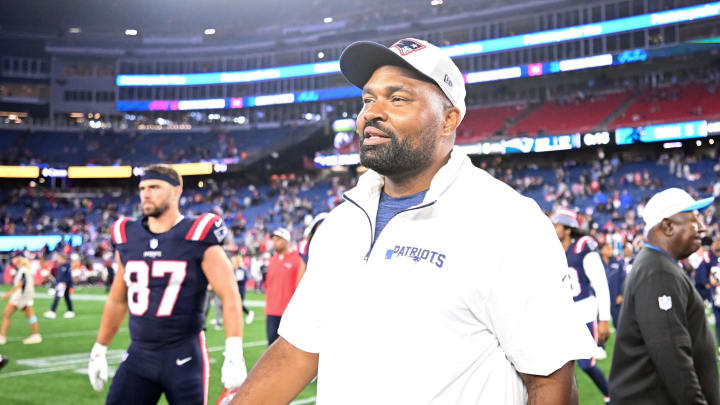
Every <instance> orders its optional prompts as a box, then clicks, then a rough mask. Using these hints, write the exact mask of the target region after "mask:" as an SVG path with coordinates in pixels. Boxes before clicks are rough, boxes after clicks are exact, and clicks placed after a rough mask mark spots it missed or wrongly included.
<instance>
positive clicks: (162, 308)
mask: <svg viewBox="0 0 720 405" xmlns="http://www.w3.org/2000/svg"><path fill="white" fill-rule="evenodd" d="M226 234H227V228H226V227H225V224H224V223H223V220H222V218H220V217H219V216H217V215H215V214H203V215H201V216H199V217H197V218H183V219H182V220H181V221H180V222H178V223H177V224H176V225H175V226H173V227H172V228H171V229H170V230H169V231H167V232H164V233H160V234H154V233H152V232H150V231H149V230H148V229H147V228H146V226H145V225H144V224H143V221H135V220H132V219H130V218H122V219H119V220H118V221H117V222H115V224H114V225H113V227H112V241H113V244H114V245H115V247H116V249H117V251H118V252H119V254H120V261H121V262H122V264H123V266H124V267H125V277H124V279H125V285H126V286H127V300H128V309H129V312H130V321H129V325H130V339H131V340H132V342H133V343H134V344H137V345H140V346H141V347H144V348H149V349H153V348H158V347H166V346H167V345H172V344H173V343H176V342H181V341H183V340H184V339H186V338H189V337H194V336H196V335H197V334H198V333H199V332H200V331H202V330H203V327H204V324H205V318H204V316H203V305H204V303H205V294H206V291H207V285H208V280H207V278H206V277H205V274H204V273H203V271H202V259H203V254H204V253H205V250H206V249H207V248H209V247H210V246H213V245H220V244H222V242H223V240H224V239H225V236H226Z"/></svg>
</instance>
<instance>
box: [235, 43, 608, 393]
mask: <svg viewBox="0 0 720 405" xmlns="http://www.w3.org/2000/svg"><path fill="white" fill-rule="evenodd" d="M340 67H341V70H342V73H343V74H344V75H345V77H346V78H347V79H348V81H350V82H351V83H353V84H354V85H356V86H358V87H360V88H362V89H363V96H362V97H363V102H364V107H363V109H362V111H360V114H359V116H358V119H357V127H358V133H359V134H360V137H361V152H360V153H361V161H362V164H363V165H365V166H367V167H368V168H369V169H370V170H368V172H367V173H366V174H364V175H363V176H362V177H361V178H360V179H359V181H358V184H357V186H356V187H355V188H353V189H352V190H349V191H348V192H347V193H346V194H345V196H344V197H345V201H344V202H343V203H342V204H341V205H340V206H338V207H337V208H336V209H334V210H333V211H332V212H331V213H330V214H329V215H328V217H327V219H326V220H325V222H324V225H323V227H321V228H320V230H319V231H318V232H317V234H316V235H315V238H314V239H313V242H312V247H311V248H312V250H313V255H312V256H311V257H310V261H309V263H308V267H307V269H308V270H307V272H306V274H305V277H304V278H303V280H302V281H301V282H300V285H299V286H298V289H297V291H296V293H295V295H294V296H293V298H292V300H291V302H290V304H289V306H288V308H287V310H286V312H285V315H284V316H283V320H282V322H281V325H280V330H279V333H280V336H281V337H280V338H279V339H278V340H277V341H276V342H275V343H274V344H273V345H272V346H271V347H270V348H269V349H268V350H267V351H266V352H265V354H264V355H263V356H262V358H261V359H260V360H259V361H258V363H257V364H256V366H255V368H254V369H253V371H252V372H251V373H250V376H249V378H248V379H247V381H246V382H245V383H244V384H243V385H242V386H241V388H240V390H239V392H238V395H237V396H236V397H235V400H234V402H233V403H234V404H262V405H272V404H287V403H288V402H290V401H291V400H292V399H293V398H294V397H295V396H296V395H297V394H298V393H299V392H300V391H301V390H302V389H303V388H304V387H305V385H306V384H307V383H309V382H310V381H311V380H312V379H313V377H315V376H316V375H317V378H318V392H317V403H318V404H320V405H331V404H368V403H373V404H456V405H462V404H477V403H483V404H485V403H487V404H507V405H514V404H525V403H528V404H533V405H538V404H553V405H556V404H576V403H577V392H576V387H575V382H574V377H573V361H574V360H576V359H582V358H588V357H591V356H592V353H593V350H594V347H595V344H594V342H593V340H592V338H591V336H590V334H589V333H588V332H587V329H586V328H585V325H584V324H583V323H582V321H581V320H580V319H579V318H578V317H577V316H576V314H575V312H574V311H573V307H572V305H573V300H572V296H571V292H570V286H569V284H568V280H567V277H566V273H567V263H566V261H565V256H564V254H563V250H562V247H561V246H560V244H559V242H558V240H557V237H556V236H555V233H554V231H553V227H552V225H551V224H550V221H549V220H548V219H547V218H546V217H545V216H544V215H543V214H542V212H541V211H540V209H539V208H538V206H537V204H535V202H533V201H532V200H530V199H528V198H525V197H522V196H521V195H520V194H518V193H517V192H515V191H514V190H512V189H511V188H510V187H508V186H507V185H505V184H504V183H502V182H500V181H497V180H495V179H494V178H492V177H491V176H490V175H489V174H487V173H486V172H484V171H483V170H480V169H478V168H475V167H474V166H473V165H472V163H471V162H470V159H469V158H468V157H467V156H465V155H463V154H462V152H460V151H459V150H456V149H455V150H454V149H453V144H454V140H455V129H456V128H457V126H458V124H459V123H460V121H461V120H462V118H463V116H464V115H465V102H464V98H465V87H464V81H463V76H462V74H461V73H460V71H459V69H458V68H457V66H455V64H454V63H453V62H452V60H451V59H450V58H449V57H448V56H447V54H446V53H444V52H443V51H442V50H440V49H439V48H437V47H435V46H434V45H432V44H430V43H428V42H425V41H421V40H418V39H414V38H405V39H401V40H400V41H398V42H396V43H395V44H393V45H392V46H390V47H389V48H385V47H384V46H382V45H380V44H376V43H372V42H357V43H354V44H352V45H350V46H349V47H348V48H347V49H345V51H344V52H343V55H342V57H341V58H340ZM376 280H383V282H382V283H377V282H376Z"/></svg>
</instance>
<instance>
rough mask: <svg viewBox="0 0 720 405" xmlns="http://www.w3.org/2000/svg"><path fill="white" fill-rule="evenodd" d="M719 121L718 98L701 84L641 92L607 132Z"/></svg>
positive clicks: (719, 100)
mask: <svg viewBox="0 0 720 405" xmlns="http://www.w3.org/2000/svg"><path fill="white" fill-rule="evenodd" d="M717 117H720V96H718V95H717V94H715V92H714V91H712V92H711V91H710V90H709V86H706V85H703V84H701V83H690V84H687V85H677V86H670V87H664V88H659V89H654V90H646V91H644V92H642V93H641V94H640V95H639V96H638V97H637V99H636V101H635V102H634V103H633V104H632V105H631V106H630V107H628V109H627V110H625V112H624V113H623V114H622V115H621V116H620V117H618V118H617V119H616V120H614V121H613V122H612V123H611V124H610V128H618V127H637V126H641V125H642V126H644V125H653V124H661V123H666V122H677V121H693V120H698V119H705V118H717Z"/></svg>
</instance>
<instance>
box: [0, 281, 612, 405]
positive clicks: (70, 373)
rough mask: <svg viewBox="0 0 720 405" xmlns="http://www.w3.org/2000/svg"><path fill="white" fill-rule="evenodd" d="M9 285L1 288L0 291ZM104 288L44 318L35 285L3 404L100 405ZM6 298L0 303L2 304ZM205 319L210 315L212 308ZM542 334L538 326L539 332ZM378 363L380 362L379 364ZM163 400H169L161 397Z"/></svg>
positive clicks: (118, 341)
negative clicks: (36, 337) (31, 317)
mask: <svg viewBox="0 0 720 405" xmlns="http://www.w3.org/2000/svg"><path fill="white" fill-rule="evenodd" d="M8 289H9V287H8V286H2V287H0V293H2V292H5V291H7V290H8ZM104 295H105V289H104V288H99V287H85V288H83V287H81V288H77V289H76V291H75V294H74V295H73V297H74V302H73V303H74V305H75V313H76V314H77V316H76V317H75V318H74V319H64V318H63V317H62V315H63V313H64V312H65V302H64V301H61V302H60V305H59V307H58V317H57V319H53V320H50V319H45V318H43V317H42V314H43V313H44V312H45V311H47V310H48V309H49V308H50V304H51V303H52V301H51V299H50V298H51V297H49V296H48V295H47V294H46V290H45V289H42V288H38V289H37V293H36V299H35V311H36V313H37V315H38V319H39V328H40V333H41V334H42V336H43V342H42V343H40V344H37V345H23V344H22V339H23V338H25V337H26V336H28V335H29V333H30V332H29V328H28V324H27V321H26V320H25V317H24V315H23V314H22V313H20V312H16V313H15V314H14V315H13V317H12V319H11V324H10V329H9V331H8V336H7V337H8V343H7V344H5V345H4V346H0V353H3V354H5V355H6V356H9V357H10V359H11V362H10V364H9V365H8V366H7V367H5V368H4V369H3V370H2V371H0V393H1V394H0V397H1V399H0V403H1V404H3V405H11V404H13V405H15V404H18V405H19V404H23V405H30V404H38V405H40V404H50V403H52V404H58V405H59V404H72V405H82V404H100V403H104V399H105V396H106V395H107V390H108V386H109V384H107V385H106V387H105V390H104V391H103V392H95V391H93V390H92V388H91V387H90V383H89V382H88V378H87V374H86V373H87V371H86V368H87V361H88V358H89V353H90V349H91V347H92V345H93V343H94V341H95V336H96V332H97V328H98V326H99V325H100V318H101V315H102V309H103V299H104ZM263 299H264V297H263V296H262V295H257V294H253V293H251V292H250V293H248V296H247V300H248V303H249V304H253V303H254V304H256V305H259V304H260V303H261V302H262V301H263ZM6 303H7V301H2V303H1V304H0V305H1V306H2V307H4V306H5V304H6ZM250 309H251V310H253V311H254V312H255V314H256V317H255V321H254V322H253V323H252V324H251V325H245V337H244V344H245V358H246V360H247V364H248V367H252V365H253V364H255V362H256V361H257V359H258V358H259V357H260V355H261V354H262V352H263V351H264V350H265V349H266V347H267V343H266V340H265V319H264V315H263V310H262V307H260V306H251V307H250ZM209 318H212V313H211V314H210V316H209ZM538 332H539V333H542V331H538ZM206 337H207V344H208V348H209V351H210V362H211V368H212V371H211V374H210V397H209V403H211V404H214V403H215V401H216V400H217V398H218V396H219V395H220V390H221V384H220V368H221V367H222V362H223V356H222V351H223V345H224V339H225V335H224V332H223V331H218V330H215V328H214V327H213V326H212V325H210V323H208V327H207V331H206ZM129 339H130V338H129V334H128V329H127V323H126V324H125V325H124V327H123V328H121V329H120V332H119V333H118V335H117V336H116V337H115V340H113V342H112V344H111V345H110V348H109V352H108V362H109V363H110V368H111V369H114V368H116V367H117V365H118V364H119V362H120V357H121V356H122V353H123V351H124V350H125V349H126V348H127V346H128V344H129ZM612 342H613V341H612V337H611V340H610V342H609V344H608V345H607V349H608V358H607V359H606V360H601V361H599V364H600V367H601V368H602V369H603V371H605V373H606V375H607V373H608V372H609V370H610V356H611V355H612ZM378 367H382V365H381V364H378ZM577 379H578V390H579V392H580V404H583V405H585V404H588V405H590V404H602V403H603V400H602V396H601V395H600V392H599V391H598V390H597V388H596V387H595V385H594V384H593V382H592V381H591V380H590V379H589V378H588V377H587V376H586V375H585V374H584V373H583V372H582V371H580V370H579V369H578V370H577ZM315 390H316V385H315V383H313V384H311V385H310V386H308V387H307V388H306V389H305V390H304V391H303V392H302V393H301V394H300V395H299V396H298V398H297V399H296V400H295V402H293V403H294V404H298V405H299V404H313V403H315V401H314V398H315ZM160 403H161V404H165V403H167V402H166V401H165V400H164V398H163V399H162V400H161V402H160Z"/></svg>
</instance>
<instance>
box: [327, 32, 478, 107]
mask: <svg viewBox="0 0 720 405" xmlns="http://www.w3.org/2000/svg"><path fill="white" fill-rule="evenodd" d="M385 65H394V66H402V67H406V68H409V69H412V70H415V71H417V72H418V73H420V74H421V75H423V76H425V77H427V78H428V79H430V80H432V81H433V82H435V83H436V84H437V85H438V86H439V87H440V89H441V90H442V91H443V93H445V95H446V96H447V98H448V99H449V100H450V102H451V103H452V105H454V106H455V107H457V108H459V109H460V118H461V119H462V117H464V116H465V110H466V108H465V79H464V78H463V75H462V73H460V69H458V67H457V65H455V62H453V61H452V59H450V57H449V56H448V55H447V54H446V53H445V52H444V51H443V50H442V49H440V48H438V47H437V46H435V45H433V44H431V43H429V42H427V41H423V40H421V39H415V38H403V39H401V40H399V41H397V42H395V43H394V44H392V45H391V46H390V47H389V48H386V47H384V46H383V45H381V44H378V43H376V42H370V41H360V42H355V43H352V44H350V45H349V46H348V47H347V48H345V50H344V51H343V53H342V55H341V56H340V71H342V74H343V75H344V76H345V78H346V79H347V80H348V81H349V82H350V83H352V84H354V85H355V86H357V87H359V88H361V89H362V88H363V86H365V83H367V82H368V80H370V77H371V76H372V74H373V73H374V72H375V70H376V69H377V68H379V67H381V66H385Z"/></svg>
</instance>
